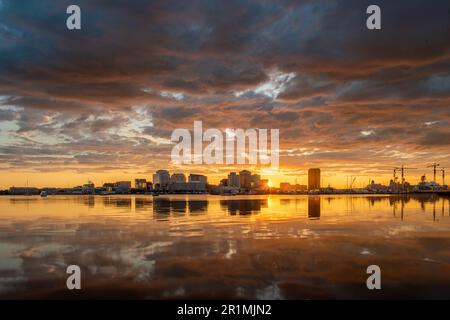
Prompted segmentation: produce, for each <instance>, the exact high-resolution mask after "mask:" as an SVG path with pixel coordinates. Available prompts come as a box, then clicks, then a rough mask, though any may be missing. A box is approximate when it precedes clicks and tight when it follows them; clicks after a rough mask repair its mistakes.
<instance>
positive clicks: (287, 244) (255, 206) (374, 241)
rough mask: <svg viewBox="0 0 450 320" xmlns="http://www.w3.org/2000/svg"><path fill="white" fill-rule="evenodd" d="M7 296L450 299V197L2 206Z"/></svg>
mask: <svg viewBox="0 0 450 320" xmlns="http://www.w3.org/2000/svg"><path fill="white" fill-rule="evenodd" d="M71 264H76V265H79V266H80V267H81V269H82V290H78V291H77V290H73V291H69V290H67V289H66V287H65V283H66V277H67V274H66V273H65V271H66V267H67V266H68V265H71ZM371 264H377V265H379V266H380V267H381V271H382V290H378V291H376V290H375V291H369V290H368V289H367V288H366V278H367V276H368V275H367V274H366V268H367V266H369V265H371ZM0 298H3V299H4V298H150V299H151V298H158V299H161V298H164V299H165V298H169V299H173V298H211V299H213V298H257V299H295V298H306V299H310V298H312V299H320V298H447V299H449V298H450V209H449V199H448V198H446V199H443V198H438V197H435V196H421V197H412V196H411V197H396V196H320V197H319V196H309V197H308V196H242V197H240V196H236V197H220V196H182V195H178V196H167V197H163V196H160V197H155V198H153V199H152V197H148V196H112V197H101V196H96V197H92V196H73V197H66V196H55V197H48V198H40V197H0Z"/></svg>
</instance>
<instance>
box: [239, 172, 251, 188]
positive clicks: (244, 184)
mask: <svg viewBox="0 0 450 320" xmlns="http://www.w3.org/2000/svg"><path fill="white" fill-rule="evenodd" d="M239 185H240V187H241V188H243V189H250V188H251V186H252V173H251V172H250V171H248V170H242V171H240V172H239Z"/></svg>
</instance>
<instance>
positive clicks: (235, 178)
mask: <svg viewBox="0 0 450 320" xmlns="http://www.w3.org/2000/svg"><path fill="white" fill-rule="evenodd" d="M228 186H229V187H235V188H239V187H240V186H241V183H240V180H239V175H237V173H236V172H231V173H230V174H229V175H228Z"/></svg>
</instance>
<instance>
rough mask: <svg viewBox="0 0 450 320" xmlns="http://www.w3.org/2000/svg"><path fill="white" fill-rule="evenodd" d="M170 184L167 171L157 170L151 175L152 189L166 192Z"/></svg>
mask: <svg viewBox="0 0 450 320" xmlns="http://www.w3.org/2000/svg"><path fill="white" fill-rule="evenodd" d="M169 184H170V174H169V171H167V170H158V171H156V173H155V174H153V188H155V189H159V190H167V189H168V187H169Z"/></svg>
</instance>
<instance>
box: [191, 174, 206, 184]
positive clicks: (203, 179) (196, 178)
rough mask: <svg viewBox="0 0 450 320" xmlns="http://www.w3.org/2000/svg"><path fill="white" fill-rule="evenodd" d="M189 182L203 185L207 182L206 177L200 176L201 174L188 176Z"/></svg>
mask: <svg viewBox="0 0 450 320" xmlns="http://www.w3.org/2000/svg"><path fill="white" fill-rule="evenodd" d="M189 182H194V183H195V182H198V183H204V184H206V183H207V182H208V179H207V178H206V176H204V175H202V174H192V173H191V174H190V175H189Z"/></svg>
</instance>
